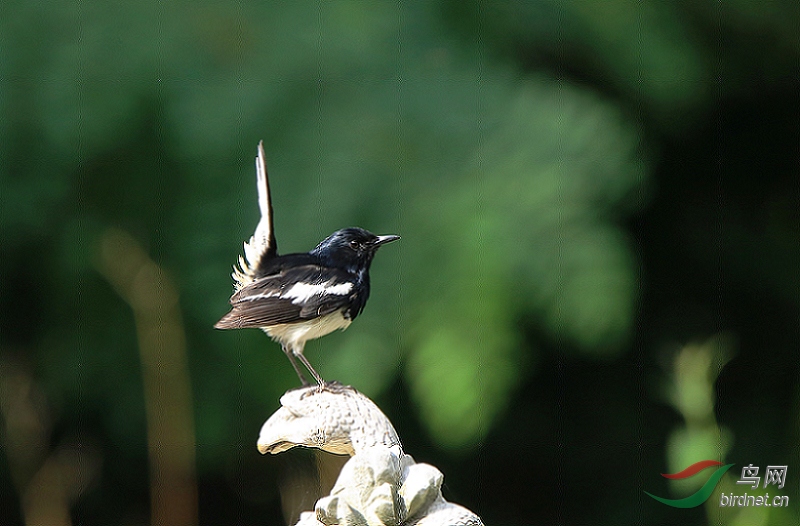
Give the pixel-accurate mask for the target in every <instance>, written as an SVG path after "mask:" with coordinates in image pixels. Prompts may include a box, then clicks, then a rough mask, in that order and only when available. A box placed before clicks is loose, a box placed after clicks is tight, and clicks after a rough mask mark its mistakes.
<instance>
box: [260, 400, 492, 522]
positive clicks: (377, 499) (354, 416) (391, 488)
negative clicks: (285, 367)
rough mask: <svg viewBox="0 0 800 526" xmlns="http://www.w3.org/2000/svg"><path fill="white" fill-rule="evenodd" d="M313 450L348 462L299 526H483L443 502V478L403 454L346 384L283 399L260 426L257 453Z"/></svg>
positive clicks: (382, 419) (382, 420)
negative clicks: (342, 456)
mask: <svg viewBox="0 0 800 526" xmlns="http://www.w3.org/2000/svg"><path fill="white" fill-rule="evenodd" d="M295 446H306V447H315V448H319V449H322V450H324V451H328V452H330V453H336V454H347V455H350V456H351V457H352V458H350V460H349V461H348V462H347V463H346V464H345V465H344V466H343V467H342V471H341V473H339V478H338V479H337V481H336V484H335V485H334V487H333V489H332V490H331V494H330V495H328V496H327V497H323V498H321V499H320V500H319V501H317V504H316V506H315V511H314V513H310V512H304V513H303V514H301V515H300V520H299V521H298V522H297V526H318V525H325V526H333V525H349V526H412V525H413V526H482V525H483V523H482V522H481V519H480V518H479V517H478V516H477V515H475V514H474V513H472V512H471V511H469V510H468V509H466V508H464V507H462V506H458V505H456V504H452V503H450V502H447V501H445V500H444V498H443V497H442V492H441V487H442V481H443V480H444V476H443V475H442V473H441V472H440V471H439V470H438V469H436V468H435V467H433V466H431V465H429V464H417V463H415V462H414V459H413V458H412V457H411V456H410V455H406V454H405V453H404V452H403V449H402V446H401V444H400V439H399V438H398V437H397V432H396V431H395V430H394V427H393V426H392V424H391V422H389V419H388V418H386V416H385V415H384V414H383V413H382V412H381V410H380V409H378V407H377V406H376V405H375V404H374V403H373V402H372V401H371V400H370V399H369V398H367V397H366V396H364V395H362V394H361V393H359V392H358V391H356V390H355V389H352V388H349V387H337V388H335V389H330V390H319V389H318V388H317V387H316V386H315V387H307V388H303V389H296V390H293V391H289V392H288V393H286V394H284V395H283V397H281V408H280V409H278V411H276V412H275V414H273V415H272V416H271V417H270V418H269V420H267V422H266V423H265V424H264V426H263V427H262V428H261V433H260V435H259V439H258V450H259V451H260V452H261V453H273V454H275V453H280V452H282V451H286V450H287V449H290V448H293V447H295Z"/></svg>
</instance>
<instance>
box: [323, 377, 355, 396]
mask: <svg viewBox="0 0 800 526" xmlns="http://www.w3.org/2000/svg"><path fill="white" fill-rule="evenodd" d="M322 391H328V392H329V393H334V394H337V393H343V392H345V391H355V389H354V388H353V386H351V385H344V384H343V383H342V382H337V381H336V380H334V381H332V382H322V383H321V384H319V385H317V392H318V393H321V392H322Z"/></svg>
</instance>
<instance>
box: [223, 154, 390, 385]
mask: <svg viewBox="0 0 800 526" xmlns="http://www.w3.org/2000/svg"><path fill="white" fill-rule="evenodd" d="M256 174H257V186H258V206H259V208H260V209H261V220H260V221H259V222H258V225H257V226H256V231H255V233H254V234H253V236H252V237H251V238H250V241H249V242H245V243H244V257H242V256H239V266H238V267H235V266H234V272H233V274H232V275H231V276H232V277H233V279H234V282H235V283H234V286H235V289H236V291H235V292H234V294H233V296H231V299H230V302H231V305H232V308H231V311H230V312H229V313H228V314H226V315H225V316H223V317H222V319H221V320H219V321H218V322H217V323H216V325H214V327H216V328H217V329H244V328H248V327H256V328H259V329H262V330H263V331H264V332H266V333H267V334H268V335H269V336H270V337H271V338H272V339H273V340H275V341H276V342H278V343H280V344H281V347H282V348H283V352H284V353H286V356H287V357H288V358H289V361H290V362H291V363H292V366H293V367H294V370H295V371H296V372H297V376H299V377H300V381H301V382H302V383H303V385H304V386H308V385H310V384H309V382H308V381H307V380H306V378H305V376H304V375H303V372H302V370H301V369H300V367H299V365H298V364H297V360H296V359H295V358H297V359H299V360H300V361H301V362H303V365H305V367H306V369H308V371H309V372H310V373H311V375H312V376H313V377H314V379H315V380H316V381H317V383H318V384H319V385H320V386H321V387H322V386H325V382H324V381H323V380H322V377H321V376H320V375H319V373H317V371H316V370H314V368H313V367H312V366H311V364H310V363H309V362H308V360H307V359H306V357H305V356H303V347H304V346H305V343H306V342H307V341H308V340H313V339H315V338H319V337H321V336H325V335H326V334H329V333H331V332H333V331H335V330H336V329H346V328H347V327H348V326H349V325H350V323H351V322H352V321H353V320H354V319H355V318H356V316H358V315H359V314H360V313H361V311H362V310H364V305H365V304H366V303H367V298H368V297H369V267H370V264H371V263H372V258H373V257H374V256H375V252H376V251H377V250H378V248H379V247H381V246H382V245H384V244H386V243H389V242H391V241H395V240H397V239H400V236H395V235H390V236H376V235H375V234H373V233H371V232H368V231H366V230H364V229H362V228H345V229H342V230H338V231H336V232H334V233H333V234H331V235H330V236H328V237H327V238H325V239H324V240H323V241H322V242H321V243H320V244H319V245H317V246H316V248H314V249H313V250H311V251H310V252H307V253H299V254H286V255H283V256H279V255H278V249H277V243H276V242H275V231H274V228H273V222H272V199H271V197H270V189H269V178H268V176H267V165H266V162H265V160H264V145H263V141H262V142H260V143H259V144H258V156H257V157H256Z"/></svg>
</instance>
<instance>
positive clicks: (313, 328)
mask: <svg viewBox="0 0 800 526" xmlns="http://www.w3.org/2000/svg"><path fill="white" fill-rule="evenodd" d="M295 286H296V285H295ZM351 321H352V320H348V319H347V318H345V317H344V314H343V311H342V310H338V311H336V312H332V313H330V314H326V315H325V316H320V317H319V318H314V319H313V320H308V321H303V322H299V323H283V324H280V325H273V326H272V327H264V328H263V330H264V332H266V333H267V334H269V336H270V337H271V338H272V339H273V340H275V341H277V342H280V344H281V345H284V346H289V347H294V346H295V345H297V344H300V345H302V344H304V343H305V342H306V341H308V340H313V339H315V338H320V337H322V336H325V335H326V334H330V333H332V332H333V331H335V330H337V329H342V330H344V329H346V328H347V327H349V326H350V323H351Z"/></svg>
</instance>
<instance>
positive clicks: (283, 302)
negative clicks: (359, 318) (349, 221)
mask: <svg viewBox="0 0 800 526" xmlns="http://www.w3.org/2000/svg"><path fill="white" fill-rule="evenodd" d="M356 288H357V287H356V283H355V281H354V279H353V278H352V277H351V276H350V275H349V274H348V273H346V272H344V271H340V270H336V269H331V268H325V267H321V266H319V265H313V264H309V265H302V266H295V267H290V268H287V269H284V270H282V271H281V272H279V273H276V274H272V275H269V276H265V277H263V278H260V279H258V280H257V281H254V282H252V283H250V284H249V285H246V286H245V287H243V288H242V289H241V290H239V291H237V292H236V293H235V294H234V295H233V296H232V297H231V305H232V306H233V307H232V309H231V311H230V312H229V313H228V314H226V315H225V316H224V317H223V318H222V319H221V320H220V321H219V322H217V324H216V325H215V327H217V328H218V329H241V328H245V327H269V326H272V325H278V324H283V323H296V322H299V321H304V320H310V319H313V318H318V317H320V316H324V315H326V314H330V313H332V312H334V311H336V310H339V309H342V308H345V307H347V306H348V305H349V303H350V299H351V297H352V296H353V295H354V294H355V293H356Z"/></svg>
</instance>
